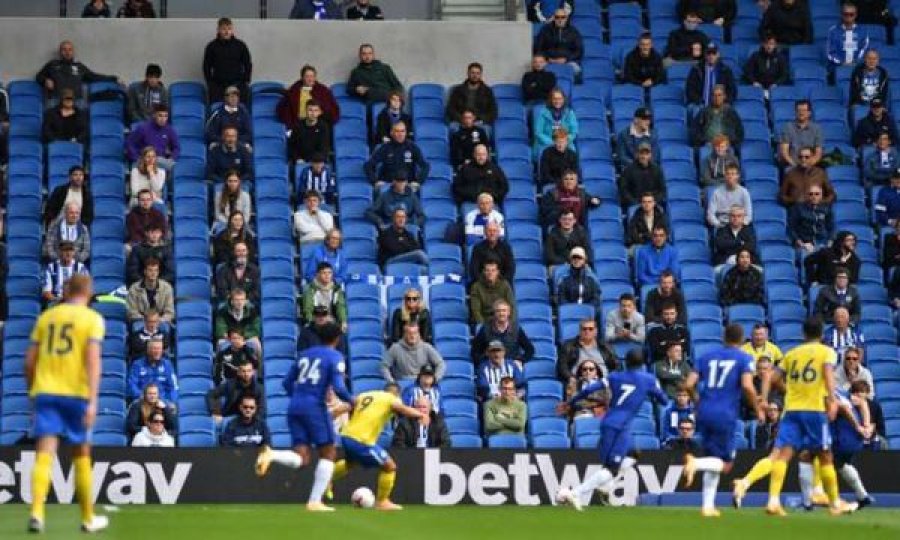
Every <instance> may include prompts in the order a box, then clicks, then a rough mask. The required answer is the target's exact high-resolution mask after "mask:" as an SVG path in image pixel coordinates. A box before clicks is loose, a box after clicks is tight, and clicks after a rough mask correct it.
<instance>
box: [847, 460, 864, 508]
mask: <svg viewBox="0 0 900 540" xmlns="http://www.w3.org/2000/svg"><path fill="white" fill-rule="evenodd" d="M841 478H843V479H844V481H845V482H847V483H848V484H850V488H851V489H853V492H854V493H855V494H856V498H857V499H858V500H863V499H865V498H866V497H868V496H869V492H868V491H866V487H865V486H864V485H863V483H862V479H861V478H860V477H859V471H857V470H856V467H854V466H853V465H850V464H849V463H845V464H844V466H843V467H841Z"/></svg>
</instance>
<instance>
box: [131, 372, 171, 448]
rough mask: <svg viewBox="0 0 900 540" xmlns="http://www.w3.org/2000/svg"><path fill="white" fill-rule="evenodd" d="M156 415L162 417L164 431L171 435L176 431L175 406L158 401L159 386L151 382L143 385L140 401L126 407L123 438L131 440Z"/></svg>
mask: <svg viewBox="0 0 900 540" xmlns="http://www.w3.org/2000/svg"><path fill="white" fill-rule="evenodd" d="M170 405H171V406H170ZM156 414H160V415H162V418H163V427H164V428H165V429H166V431H171V432H173V433H175V432H176V431H177V429H178V418H177V417H176V416H175V404H174V403H173V404H168V403H166V402H165V401H162V400H161V399H159V386H157V385H156V383H154V382H151V383H147V384H146V385H144V390H143V392H142V393H141V399H139V400H135V401H134V402H132V403H131V405H129V406H128V410H127V412H126V413H125V436H126V437H128V438H129V439H133V438H134V436H135V435H137V434H138V433H140V432H141V430H143V429H144V428H145V427H146V426H147V424H148V423H149V422H150V418H151V417H152V416H153V415H156Z"/></svg>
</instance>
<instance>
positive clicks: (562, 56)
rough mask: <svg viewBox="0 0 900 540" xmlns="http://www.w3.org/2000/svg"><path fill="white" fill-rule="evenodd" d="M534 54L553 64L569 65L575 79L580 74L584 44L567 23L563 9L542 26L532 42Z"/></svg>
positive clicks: (578, 34)
mask: <svg viewBox="0 0 900 540" xmlns="http://www.w3.org/2000/svg"><path fill="white" fill-rule="evenodd" d="M534 52H536V53H541V54H543V55H544V56H545V57H546V58H547V60H548V61H549V62H551V63H553V64H569V65H570V66H571V67H572V70H573V71H574V72H575V76H576V77H577V76H578V75H580V73H581V57H582V56H583V55H584V44H583V42H582V39H581V32H579V31H578V29H577V28H575V25H574V24H571V22H570V21H569V14H568V13H567V12H566V10H565V9H557V10H556V11H555V12H554V13H553V21H551V22H549V23H547V24H545V25H544V27H543V28H541V30H540V32H538V35H537V37H536V38H535V40H534Z"/></svg>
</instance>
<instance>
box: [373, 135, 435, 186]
mask: <svg viewBox="0 0 900 540" xmlns="http://www.w3.org/2000/svg"><path fill="white" fill-rule="evenodd" d="M401 169H402V170H404V171H406V177H407V178H408V179H409V181H410V182H418V183H420V184H421V183H422V182H424V181H425V180H426V179H427V178H428V173H429V172H430V171H431V165H429V164H428V162H427V161H425V156H424V154H422V150H421V149H419V147H418V146H417V145H416V143H414V142H412V141H410V140H409V139H407V140H406V141H403V143H397V142H394V141H390V142H386V143H384V144H382V145H380V146H378V147H376V148H375V151H374V152H372V156H371V157H370V158H369V161H366V165H365V170H366V176H367V177H368V178H369V182H371V183H373V184H374V183H375V182H377V181H379V180H380V181H382V182H390V181H391V177H392V176H393V175H394V173H395V172H396V171H398V170H401Z"/></svg>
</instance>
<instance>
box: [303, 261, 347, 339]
mask: <svg viewBox="0 0 900 540" xmlns="http://www.w3.org/2000/svg"><path fill="white" fill-rule="evenodd" d="M301 302H302V304H301V309H302V313H303V320H304V321H311V320H313V310H314V309H315V307H316V306H325V307H327V308H328V314H329V315H331V317H332V318H333V319H334V322H336V323H337V324H339V325H340V326H341V331H342V332H343V331H346V330H347V296H346V294H344V289H343V288H341V286H340V285H339V284H338V283H337V282H335V281H334V269H333V268H332V267H331V265H330V264H328V263H327V262H321V263H319V266H318V267H316V277H315V278H314V279H313V280H312V281H310V282H309V284H307V285H306V289H304V291H303V297H302V299H301Z"/></svg>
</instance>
